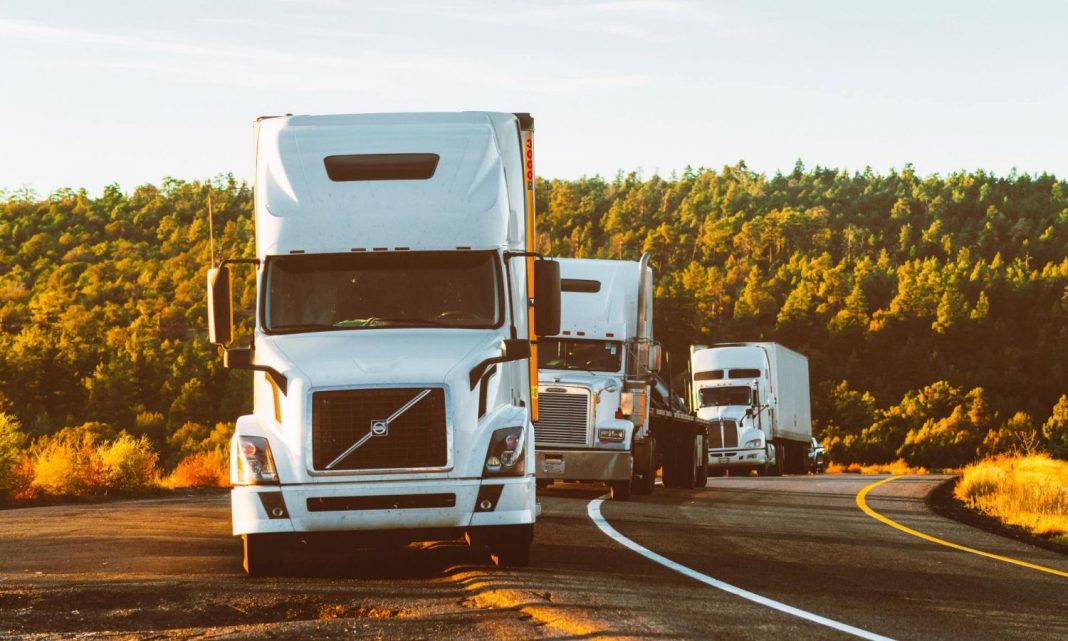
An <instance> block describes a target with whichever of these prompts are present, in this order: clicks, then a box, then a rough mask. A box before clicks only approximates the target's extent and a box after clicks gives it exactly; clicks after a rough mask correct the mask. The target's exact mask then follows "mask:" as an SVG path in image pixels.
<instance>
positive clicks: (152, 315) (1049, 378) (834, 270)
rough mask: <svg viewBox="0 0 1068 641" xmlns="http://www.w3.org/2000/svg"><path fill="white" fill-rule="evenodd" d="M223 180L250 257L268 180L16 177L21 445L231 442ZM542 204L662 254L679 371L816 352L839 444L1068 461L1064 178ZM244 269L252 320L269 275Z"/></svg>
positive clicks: (3, 396)
mask: <svg viewBox="0 0 1068 641" xmlns="http://www.w3.org/2000/svg"><path fill="white" fill-rule="evenodd" d="M209 189H210V192H211V198H212V203H213V206H214V224H215V234H216V253H217V254H220V255H225V256H229V257H237V256H251V255H253V253H254V250H253V221H252V191H251V189H250V187H249V186H247V185H245V184H243V183H238V182H237V181H235V180H234V179H233V178H232V177H219V178H216V179H214V180H212V181H209V182H191V183H190V182H182V181H178V180H170V179H168V180H165V181H164V182H163V184H162V185H161V186H153V185H143V186H141V187H138V188H137V189H136V190H134V191H133V192H132V193H129V194H127V193H124V192H123V191H122V190H121V189H120V188H119V187H117V186H111V187H108V188H106V189H105V190H104V192H103V194H102V195H101V196H99V197H97V198H93V197H90V196H89V195H87V193H86V192H84V191H74V190H61V191H57V192H55V193H53V194H51V195H50V196H48V197H39V196H37V195H35V194H33V193H30V192H27V191H16V192H8V193H2V194H0V415H3V416H4V417H6V418H5V420H3V421H0V427H2V426H3V425H8V426H17V427H18V429H19V430H20V431H21V434H22V435H23V436H21V437H19V438H20V439H21V440H19V442H21V443H24V444H29V443H32V442H33V440H34V439H40V437H42V436H45V435H49V434H53V433H55V432H57V431H59V430H61V429H63V428H68V427H80V428H81V430H82V431H87V432H91V433H93V434H96V435H98V436H99V437H100V438H102V439H115V438H117V437H118V436H119V435H120V434H121V433H122V432H126V433H127V434H129V435H131V436H132V437H133V438H136V439H141V438H142V437H143V438H144V439H147V441H149V442H150V443H151V444H152V445H153V447H154V448H155V450H156V451H157V452H159V453H160V455H161V463H162V464H163V465H164V466H165V467H167V466H173V465H174V464H176V463H177V462H178V461H179V460H181V459H182V458H184V457H186V456H189V455H190V454H194V453H197V452H204V451H207V450H215V449H218V448H219V447H220V446H222V445H223V444H225V443H226V441H227V439H228V436H229V434H228V430H229V429H230V428H229V427H228V426H229V425H230V424H231V423H232V421H233V420H234V418H235V417H236V416H238V415H239V414H241V413H243V412H246V411H247V410H248V408H249V405H250V398H249V397H250V394H249V388H250V378H249V374H248V372H231V371H227V370H224V369H222V368H221V366H220V360H219V359H218V358H217V355H216V353H215V348H214V347H212V346H211V345H209V344H208V343H207V342H206V339H205V325H206V320H205V319H206V308H205V293H204V292H205V285H204V283H205V277H204V273H205V268H206V267H207V265H208V262H209V251H210V250H209V243H208V216H207V202H208V193H209ZM537 199H538V211H539V214H540V217H539V243H540V249H541V250H542V251H545V252H547V253H549V254H551V255H555V256H578V257H591V258H592V257H596V258H624V259H631V260H634V259H637V258H638V257H639V256H640V255H641V254H642V253H643V252H646V251H648V252H651V253H652V255H653V263H654V267H655V270H656V272H655V273H656V296H657V299H656V304H657V309H656V314H655V317H656V334H657V337H658V338H659V339H660V340H661V341H662V342H663V343H664V344H665V346H666V348H667V349H668V350H669V351H670V352H671V353H672V355H673V357H674V358H673V368H674V370H673V371H674V373H675V374H677V375H678V374H679V373H680V372H682V371H684V369H685V357H686V354H687V352H688V347H689V345H690V344H692V343H705V344H708V343H714V342H724V341H735V340H774V341H778V342H781V343H783V344H785V345H787V346H789V347H791V348H793V349H795V350H798V351H800V352H802V353H804V354H806V355H807V356H808V357H809V362H810V368H811V374H812V386H813V415H814V419H815V421H816V426H815V427H816V431H817V434H818V435H819V436H820V437H821V438H823V439H824V441H825V443H826V445H827V447H828V451H829V454H830V457H831V458H832V459H833V460H835V461H838V462H863V463H880V462H888V461H892V460H896V459H904V460H905V461H906V462H908V463H909V464H912V465H923V466H927V467H947V466H948V467H952V466H959V465H961V464H963V463H966V462H969V461H971V460H973V459H975V458H976V457H978V456H982V455H985V454H990V453H997V452H1002V451H1009V450H1014V449H1015V450H1025V451H1034V450H1047V451H1050V452H1052V453H1053V454H1054V455H1057V456H1061V457H1068V397H1066V393H1068V183H1066V182H1065V181H1063V180H1057V179H1056V178H1054V177H1052V176H1047V175H1041V176H1033V175H1009V176H1007V177H996V176H992V175H989V174H987V173H985V172H982V171H977V172H973V173H957V174H952V175H950V176H947V177H939V176H932V177H926V178H924V177H920V176H917V175H916V174H915V173H914V171H913V170H912V168H911V167H909V166H906V167H905V168H904V169H903V170H901V171H891V172H889V173H887V174H884V175H883V174H876V173H873V172H872V171H865V172H863V173H852V174H851V173H847V172H844V171H838V170H834V169H826V168H820V167H816V168H814V169H806V168H805V167H804V166H802V165H801V163H798V165H797V166H796V167H795V169H794V171H793V172H792V173H790V174H786V175H782V174H776V175H774V176H767V175H763V174H759V173H755V172H752V171H750V170H748V169H747V168H746V167H745V165H744V164H741V163H740V164H738V165H736V166H732V167H724V168H722V169H720V170H706V169H702V170H687V171H686V172H685V173H683V175H681V176H672V177H671V178H663V177H659V176H654V177H652V178H650V179H648V180H642V179H640V178H638V177H637V176H635V175H633V174H631V175H622V174H620V175H618V176H616V177H615V178H614V179H613V180H605V179H603V178H600V177H595V178H583V179H579V180H571V181H568V180H552V181H547V180H539V181H538V183H537ZM249 271H251V270H249ZM237 276H238V278H237V282H236V283H235V308H236V310H235V311H237V312H239V314H238V322H239V323H243V325H244V326H245V327H246V328H247V327H248V326H249V325H250V324H251V321H250V314H251V312H252V310H253V307H254V305H253V302H254V296H255V293H254V289H253V287H252V282H251V274H250V273H245V274H242V273H240V270H239V273H238V274H237ZM676 378H680V377H679V376H676ZM10 429H14V428H9V431H10ZM2 431H3V430H2V429H0V432H2ZM12 438H14V437H12ZM3 439H4V434H2V433H0V441H2V440H3ZM16 440H18V439H16ZM11 442H15V440H11ZM0 458H2V457H0ZM2 462H3V461H0V463H2ZM0 476H2V470H0ZM0 480H2V479H0Z"/></svg>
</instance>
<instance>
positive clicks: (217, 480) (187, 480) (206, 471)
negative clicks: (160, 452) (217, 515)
mask: <svg viewBox="0 0 1068 641" xmlns="http://www.w3.org/2000/svg"><path fill="white" fill-rule="evenodd" d="M229 485H230V460H229V455H228V453H227V452H226V451H225V450H221V449H218V450H208V451H206V452H196V453H195V454H190V455H189V456H187V457H185V458H184V459H182V460H181V462H179V463H178V466H177V467H175V468H174V471H173V472H171V473H170V475H169V476H167V478H165V479H164V480H163V486H164V487H166V488H170V489H174V488H178V487H228V486H229Z"/></svg>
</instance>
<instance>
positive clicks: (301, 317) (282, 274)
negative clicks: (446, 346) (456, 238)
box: [264, 251, 503, 333]
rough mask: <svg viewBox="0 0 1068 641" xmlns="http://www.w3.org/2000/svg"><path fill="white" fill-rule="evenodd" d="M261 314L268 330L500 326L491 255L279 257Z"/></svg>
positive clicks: (495, 265) (498, 293) (273, 263)
mask: <svg viewBox="0 0 1068 641" xmlns="http://www.w3.org/2000/svg"><path fill="white" fill-rule="evenodd" d="M265 280H266V299H265V302H264V305H265V309H264V312H265V313H264V318H265V319H266V322H265V326H266V329H267V330H268V331H270V332H272V333H296V332H312V331H335V330H348V329H370V328H385V327H455V328H476V329H490V328H494V327H499V326H500V325H501V321H502V316H503V305H502V297H501V283H500V281H501V279H500V268H499V263H498V261H497V257H496V254H495V253H494V252H478V251H473V252H467V251H465V252H389V253H381V254H378V253H358V254H357V253H353V254H309V255H295V256H281V257H278V258H274V259H272V260H270V261H269V262H268V265H267V273H266V276H265Z"/></svg>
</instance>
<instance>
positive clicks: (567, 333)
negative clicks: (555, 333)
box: [561, 330, 571, 336]
mask: <svg viewBox="0 0 1068 641" xmlns="http://www.w3.org/2000/svg"><path fill="white" fill-rule="evenodd" d="M561 333H562V334H563V335H564V336H570V335H571V330H564V331H563V332H561Z"/></svg>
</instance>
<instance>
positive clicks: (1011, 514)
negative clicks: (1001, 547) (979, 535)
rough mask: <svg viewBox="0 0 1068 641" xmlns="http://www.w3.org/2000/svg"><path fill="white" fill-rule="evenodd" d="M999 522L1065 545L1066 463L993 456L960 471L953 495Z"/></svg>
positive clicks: (1037, 456)
mask: <svg viewBox="0 0 1068 641" xmlns="http://www.w3.org/2000/svg"><path fill="white" fill-rule="evenodd" d="M954 493H955V494H956V496H957V498H958V499H960V500H961V501H963V502H964V503H965V504H966V505H968V506H969V507H971V508H973V509H975V510H978V511H980V512H983V513H984V514H988V515H990V516H993V517H995V518H997V519H999V520H1000V521H1002V522H1004V523H1008V524H1010V525H1017V526H1020V527H1023V528H1026V529H1027V530H1030V531H1031V532H1033V533H1035V534H1038V535H1042V536H1051V537H1055V538H1057V539H1059V540H1061V541H1063V542H1066V543H1068V461H1057V460H1054V459H1051V458H1049V457H1048V456H1046V455H1044V454H1033V455H1030V456H998V457H995V458H992V459H987V460H985V461H980V462H978V463H975V464H973V465H969V466H968V467H966V468H964V472H963V475H962V477H961V480H960V483H958V484H957V489H956V490H955V492H954Z"/></svg>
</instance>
